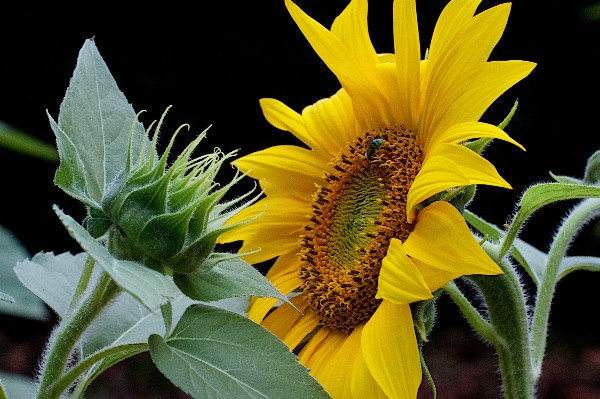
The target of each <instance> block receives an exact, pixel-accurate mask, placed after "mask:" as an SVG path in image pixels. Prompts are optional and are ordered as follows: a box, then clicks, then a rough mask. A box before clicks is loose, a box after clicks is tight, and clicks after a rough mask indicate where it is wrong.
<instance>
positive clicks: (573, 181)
mask: <svg viewBox="0 0 600 399" xmlns="http://www.w3.org/2000/svg"><path fill="white" fill-rule="evenodd" d="M549 173H550V176H551V177H552V178H553V179H554V181H556V182H558V183H563V184H580V185H581V184H584V183H583V181H581V180H579V179H576V178H574V177H571V176H561V175H555V174H554V173H552V172H549Z"/></svg>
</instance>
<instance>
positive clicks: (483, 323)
mask: <svg viewBox="0 0 600 399" xmlns="http://www.w3.org/2000/svg"><path fill="white" fill-rule="evenodd" d="M444 290H445V291H446V292H447V293H448V295H450V298H452V300H453V301H454V303H456V305H457V306H458V307H459V309H460V311H461V312H462V313H463V315H464V316H465V317H466V319H467V321H468V322H469V324H470V325H471V327H473V329H474V330H475V331H477V333H478V334H479V335H481V337H482V338H483V339H485V340H486V341H487V342H489V343H491V344H493V345H498V344H500V343H501V339H500V337H499V336H498V334H496V331H495V330H494V329H493V328H492V326H491V324H490V323H488V322H487V320H485V319H484V318H483V316H481V313H479V312H478V311H477V309H475V308H474V307H473V305H472V304H471V302H469V300H468V299H467V298H466V297H465V296H464V295H463V293H462V291H461V290H460V289H458V287H457V286H456V284H455V283H454V281H450V282H449V283H448V284H446V286H445V287H444Z"/></svg>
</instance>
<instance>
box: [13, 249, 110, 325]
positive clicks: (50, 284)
mask: <svg viewBox="0 0 600 399" xmlns="http://www.w3.org/2000/svg"><path fill="white" fill-rule="evenodd" d="M86 259H87V254H85V253H80V254H77V255H71V254H69V253H63V254H60V255H54V254H53V253H44V252H40V253H38V254H37V255H35V256H34V257H33V258H32V259H31V260H29V259H26V260H24V261H22V262H19V263H18V264H17V266H16V267H15V272H16V273H17V276H18V277H19V280H21V282H22V283H23V285H25V286H26V287H27V288H28V289H29V290H30V291H31V292H33V293H34V294H35V295H37V296H38V297H39V298H40V299H41V300H43V301H44V302H46V304H47V305H48V306H50V307H51V308H52V310H54V312H56V314H57V315H58V316H59V317H60V318H63V317H64V316H65V314H66V313H67V311H68V310H69V305H70V304H71V300H72V298H73V295H74V293H75V287H76V286H77V282H78V281H79V278H80V277H81V272H82V270H83V268H84V266H85V261H86ZM100 270H101V269H100V268H95V269H94V272H93V274H92V277H91V279H90V284H89V285H90V286H93V285H94V283H95V282H96V281H97V280H98V276H99V274H100Z"/></svg>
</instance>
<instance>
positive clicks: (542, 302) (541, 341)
mask: <svg viewBox="0 0 600 399" xmlns="http://www.w3.org/2000/svg"><path fill="white" fill-rule="evenodd" d="M598 215H600V200H599V199H595V198H589V199H586V200H584V201H582V202H581V203H580V204H579V205H577V206H576V207H575V208H574V209H573V210H572V211H571V213H570V214H569V215H568V216H567V218H566V219H565V220H564V222H563V224H562V225H561V226H560V228H559V229H558V232H557V233H556V236H555V237H554V241H553V242H552V244H551V246H550V251H549V252H548V261H547V263H546V267H545V269H544V274H543V278H542V281H541V284H540V286H539V288H538V294H537V300H536V303H535V309H534V312H533V321H532V325H531V342H532V360H533V373H534V376H535V379H536V380H537V379H538V378H539V377H540V374H541V372H542V361H543V359H544V352H545V349H546V337H547V334H548V318H549V317H550V306H551V304H552V297H553V296H554V291H555V287H556V282H557V280H558V269H559V266H560V262H561V261H562V259H563V258H564V256H565V255H566V252H567V249H568V247H569V245H570V244H571V242H572V241H573V239H574V238H575V237H576V236H577V233H578V231H579V230H580V229H581V227H582V226H583V225H585V224H586V223H587V222H588V221H590V220H591V219H593V218H595V217H597V216H598Z"/></svg>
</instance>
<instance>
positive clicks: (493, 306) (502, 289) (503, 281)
mask: <svg viewBox="0 0 600 399" xmlns="http://www.w3.org/2000/svg"><path fill="white" fill-rule="evenodd" d="M483 248H484V249H485V250H486V252H487V253H488V255H490V257H491V258H492V259H495V258H496V256H497V253H494V252H496V251H497V247H496V246H492V245H489V244H488V245H484V246H483ZM497 264H498V266H500V268H501V269H502V271H503V272H504V274H501V275H497V276H469V279H471V280H472V281H473V282H474V283H475V284H476V285H477V286H478V287H479V289H480V290H481V293H482V295H483V299H484V300H485V303H486V305H487V310H488V316H489V320H490V325H491V326H492V328H493V329H494V330H495V333H496V334H497V336H498V342H497V343H496V344H495V347H496V352H497V354H498V363H499V365H500V373H501V375H502V386H503V389H504V397H505V398H506V399H531V398H533V397H534V395H535V382H536V380H535V379H534V376H533V370H532V367H531V354H530V342H529V324H528V318H527V304H526V303H525V294H524V292H523V288H522V286H521V283H520V280H519V276H518V275H517V273H516V271H515V269H513V267H512V265H511V264H510V263H509V262H508V261H507V260H506V259H502V260H500V261H497Z"/></svg>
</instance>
